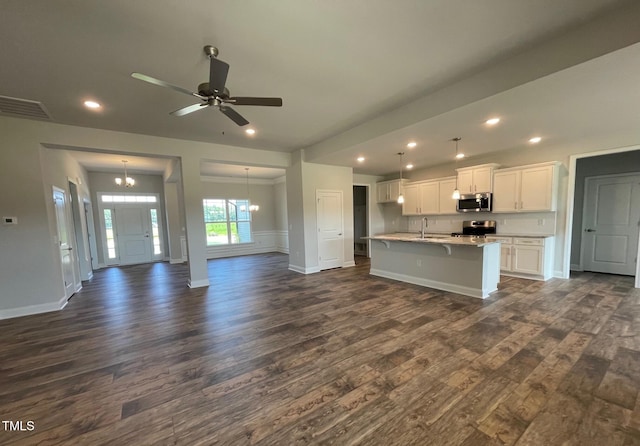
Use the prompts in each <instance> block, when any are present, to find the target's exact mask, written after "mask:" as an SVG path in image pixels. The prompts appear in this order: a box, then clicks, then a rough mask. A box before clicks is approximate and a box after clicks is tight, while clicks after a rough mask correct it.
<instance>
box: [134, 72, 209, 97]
mask: <svg viewBox="0 0 640 446" xmlns="http://www.w3.org/2000/svg"><path fill="white" fill-rule="evenodd" d="M131 77H132V78H134V79H138V80H141V81H144V82H148V83H150V84H153V85H158V86H160V87H166V88H171V89H172V90H175V91H177V92H179V93H184V94H188V95H189V96H195V97H197V98H200V99H206V98H205V97H204V96H201V95H199V94H198V93H194V92H193V91H190V90H187V89H186V88H182V87H178V86H177V85H173V84H170V83H169V82H165V81H161V80H160V79H156V78H155V77H151V76H147V75H146V74H142V73H131Z"/></svg>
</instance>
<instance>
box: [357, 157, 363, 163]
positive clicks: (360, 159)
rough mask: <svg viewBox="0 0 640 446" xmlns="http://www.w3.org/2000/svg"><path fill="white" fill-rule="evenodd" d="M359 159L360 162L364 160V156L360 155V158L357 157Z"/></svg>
mask: <svg viewBox="0 0 640 446" xmlns="http://www.w3.org/2000/svg"><path fill="white" fill-rule="evenodd" d="M356 159H357V160H358V162H359V163H361V162H363V161H364V156H359V157H358V158H356Z"/></svg>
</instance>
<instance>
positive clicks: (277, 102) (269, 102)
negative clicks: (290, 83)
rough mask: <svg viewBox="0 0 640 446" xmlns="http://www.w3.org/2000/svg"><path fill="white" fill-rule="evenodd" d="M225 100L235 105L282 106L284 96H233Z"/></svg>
mask: <svg viewBox="0 0 640 446" xmlns="http://www.w3.org/2000/svg"><path fill="white" fill-rule="evenodd" d="M225 102H228V103H229V104H233V105H262V106H265V107H282V98H252V97H246V96H243V97H239V96H237V97H233V98H229V99H226V100H225Z"/></svg>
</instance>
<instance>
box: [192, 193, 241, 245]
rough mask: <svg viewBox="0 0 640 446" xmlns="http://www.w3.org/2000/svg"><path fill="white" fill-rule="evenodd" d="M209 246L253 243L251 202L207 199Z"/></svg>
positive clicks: (205, 205)
mask: <svg viewBox="0 0 640 446" xmlns="http://www.w3.org/2000/svg"><path fill="white" fill-rule="evenodd" d="M202 204H203V207H204V223H205V227H206V231H207V246H218V245H229V244H237V243H251V241H252V240H251V213H250V212H249V200H235V199H234V200H231V199H215V200H214V199H205V200H202Z"/></svg>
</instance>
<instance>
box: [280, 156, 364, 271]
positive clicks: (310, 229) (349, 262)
mask: <svg viewBox="0 0 640 446" xmlns="http://www.w3.org/2000/svg"><path fill="white" fill-rule="evenodd" d="M318 190H334V191H341V192H342V198H343V229H344V231H343V234H344V244H343V246H344V251H343V255H344V264H343V266H353V265H354V260H353V170H352V169H351V168H350V167H339V166H329V165H324V164H312V163H307V162H305V161H304V151H299V152H297V153H296V154H294V156H293V157H292V165H291V166H290V167H289V168H288V169H287V209H288V212H287V213H288V218H289V220H288V224H289V268H290V269H292V270H294V271H298V272H303V273H312V272H317V271H319V261H318V234H317V214H316V191H318Z"/></svg>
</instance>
